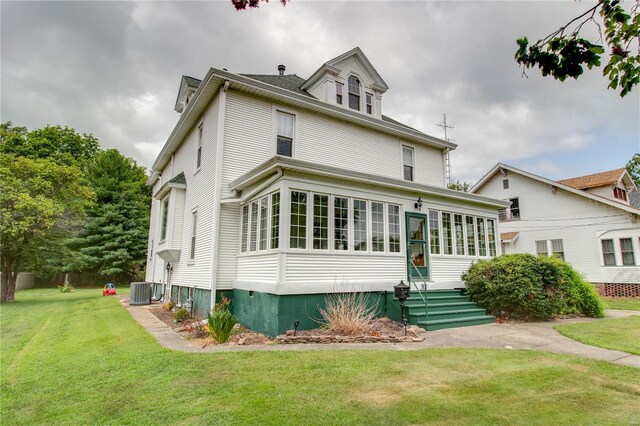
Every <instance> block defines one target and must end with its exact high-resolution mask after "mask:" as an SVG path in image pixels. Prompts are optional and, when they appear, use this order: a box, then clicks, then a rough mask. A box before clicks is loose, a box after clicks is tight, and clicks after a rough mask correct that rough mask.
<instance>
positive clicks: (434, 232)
mask: <svg viewBox="0 0 640 426" xmlns="http://www.w3.org/2000/svg"><path fill="white" fill-rule="evenodd" d="M429 236H430V238H429V240H430V246H429V247H430V249H431V254H440V216H439V215H438V212H436V211H431V210H430V211H429Z"/></svg>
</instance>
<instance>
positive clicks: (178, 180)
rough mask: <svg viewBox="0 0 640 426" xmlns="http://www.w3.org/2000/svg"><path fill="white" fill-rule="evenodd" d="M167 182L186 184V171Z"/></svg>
mask: <svg viewBox="0 0 640 426" xmlns="http://www.w3.org/2000/svg"><path fill="white" fill-rule="evenodd" d="M167 183H181V184H183V185H186V184H187V178H186V177H185V176H184V173H180V174H179V175H177V176H175V177H174V178H173V179H171V180H170V181H169V182H167Z"/></svg>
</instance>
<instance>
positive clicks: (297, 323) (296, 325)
mask: <svg viewBox="0 0 640 426" xmlns="http://www.w3.org/2000/svg"><path fill="white" fill-rule="evenodd" d="M299 325H300V321H298V320H295V321H294V322H293V335H294V336H295V335H296V333H297V332H298V326H299Z"/></svg>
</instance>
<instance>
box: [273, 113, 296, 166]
mask: <svg viewBox="0 0 640 426" xmlns="http://www.w3.org/2000/svg"><path fill="white" fill-rule="evenodd" d="M276 116H277V122H278V123H277V125H278V129H277V130H278V132H277V133H278V134H277V146H276V154H277V155H282V156H283V157H292V156H293V134H294V121H295V117H294V116H293V115H292V114H287V113H285V112H282V111H278V112H277V114H276Z"/></svg>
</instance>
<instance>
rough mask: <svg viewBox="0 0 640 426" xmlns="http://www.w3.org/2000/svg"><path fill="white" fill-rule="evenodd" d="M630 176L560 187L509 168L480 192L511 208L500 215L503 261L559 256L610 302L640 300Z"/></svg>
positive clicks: (489, 178) (602, 176)
mask: <svg viewBox="0 0 640 426" xmlns="http://www.w3.org/2000/svg"><path fill="white" fill-rule="evenodd" d="M632 190H637V188H636V186H635V184H634V183H633V180H632V179H631V177H630V176H629V174H628V173H627V170H626V169H624V168H622V169H616V170H611V171H607V172H603V173H596V174H593V175H588V176H581V177H577V178H572V179H565V180H561V181H553V180H550V179H545V178H543V177H540V176H536V175H534V174H532V173H528V172H525V171H523V170H519V169H517V168H515V167H511V166H508V165H506V164H498V165H496V166H495V167H494V168H493V169H491V171H490V172H489V173H487V174H486V175H485V176H484V177H483V178H482V179H480V181H479V182H478V183H476V184H475V185H474V186H473V187H472V188H471V192H472V193H474V194H479V195H484V196H487V197H495V198H500V199H503V200H506V201H508V202H509V203H510V207H509V208H507V209H506V210H504V211H503V212H501V215H500V232H501V234H500V241H501V245H502V252H503V253H532V254H539V255H548V256H551V255H557V256H560V257H562V258H563V259H565V260H566V261H567V262H569V263H570V264H571V265H572V266H573V267H574V268H575V269H577V270H578V271H579V272H580V273H582V274H583V275H584V276H585V277H586V279H587V280H589V281H591V282H592V283H594V284H596V285H598V286H602V291H603V292H604V293H606V294H610V295H621V296H631V295H636V296H640V266H639V265H640V210H639V209H637V208H635V207H632V206H630V205H629V201H628V197H627V193H628V192H629V191H632Z"/></svg>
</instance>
